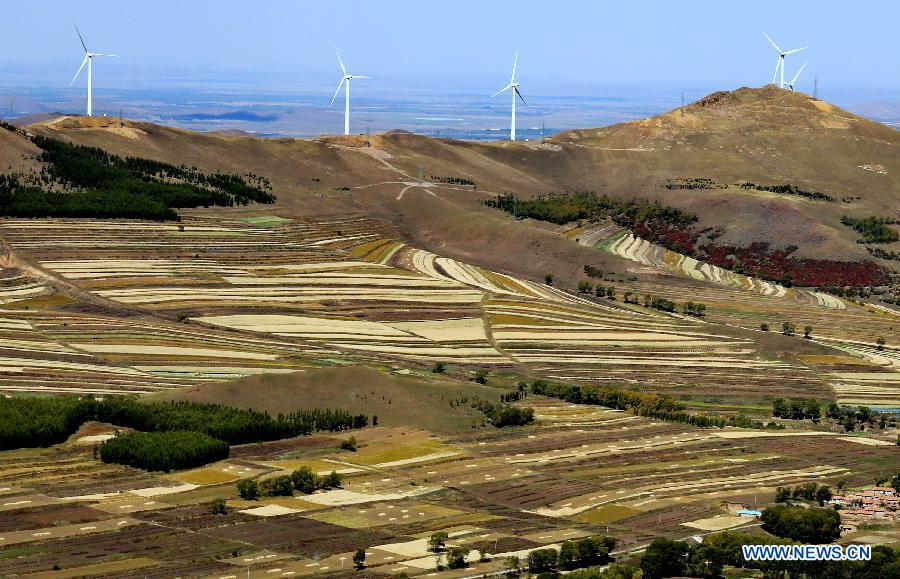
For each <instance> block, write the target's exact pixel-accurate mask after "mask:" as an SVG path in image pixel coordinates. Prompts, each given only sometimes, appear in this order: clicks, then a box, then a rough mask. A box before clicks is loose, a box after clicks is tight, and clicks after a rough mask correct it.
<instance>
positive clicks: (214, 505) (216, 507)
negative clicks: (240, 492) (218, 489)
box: [209, 498, 228, 515]
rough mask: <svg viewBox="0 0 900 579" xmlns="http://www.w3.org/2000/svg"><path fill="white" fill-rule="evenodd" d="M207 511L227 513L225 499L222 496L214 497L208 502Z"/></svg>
mask: <svg viewBox="0 0 900 579" xmlns="http://www.w3.org/2000/svg"><path fill="white" fill-rule="evenodd" d="M209 512H210V513H212V514H214V515H225V514H228V509H227V508H225V499H223V498H215V499H213V501H212V502H211V503H210V504H209Z"/></svg>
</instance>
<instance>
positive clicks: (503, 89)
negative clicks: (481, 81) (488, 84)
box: [491, 84, 512, 98]
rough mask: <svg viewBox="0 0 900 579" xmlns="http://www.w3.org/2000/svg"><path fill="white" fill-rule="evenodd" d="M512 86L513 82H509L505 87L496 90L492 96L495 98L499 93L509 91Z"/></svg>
mask: <svg viewBox="0 0 900 579" xmlns="http://www.w3.org/2000/svg"><path fill="white" fill-rule="evenodd" d="M511 88H512V85H511V84H508V85H506V86H505V87H503V88H501V89H500V90H498V91H497V92H495V93H494V94H492V95H491V98H494V97H495V96H497V95H498V94H500V93H504V92H506V91H508V90H509V89H511Z"/></svg>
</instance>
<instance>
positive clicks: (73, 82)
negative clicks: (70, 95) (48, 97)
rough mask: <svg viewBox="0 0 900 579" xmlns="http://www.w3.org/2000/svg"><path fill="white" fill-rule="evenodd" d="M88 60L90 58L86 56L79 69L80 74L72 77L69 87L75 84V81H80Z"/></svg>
mask: <svg viewBox="0 0 900 579" xmlns="http://www.w3.org/2000/svg"><path fill="white" fill-rule="evenodd" d="M88 58H90V57H89V56H88V55H86V54H85V55H84V60H82V61H81V66H79V67H78V72H76V73H75V76H73V77H72V82H70V83H69V86H72V85H73V84H75V81H76V80H77V79H78V75H79V74H81V70H82V69H83V68H84V65H85V64H87V61H88Z"/></svg>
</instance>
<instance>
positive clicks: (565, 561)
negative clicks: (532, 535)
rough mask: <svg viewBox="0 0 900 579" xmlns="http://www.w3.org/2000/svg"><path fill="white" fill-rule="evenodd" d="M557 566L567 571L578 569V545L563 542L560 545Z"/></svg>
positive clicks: (572, 542) (573, 542)
mask: <svg viewBox="0 0 900 579" xmlns="http://www.w3.org/2000/svg"><path fill="white" fill-rule="evenodd" d="M558 565H559V568H560V569H565V570H567V571H568V570H571V569H575V568H576V567H578V545H577V544H575V541H563V544H562V545H560V547H559V560H558Z"/></svg>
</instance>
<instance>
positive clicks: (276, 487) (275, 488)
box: [237, 466, 343, 501]
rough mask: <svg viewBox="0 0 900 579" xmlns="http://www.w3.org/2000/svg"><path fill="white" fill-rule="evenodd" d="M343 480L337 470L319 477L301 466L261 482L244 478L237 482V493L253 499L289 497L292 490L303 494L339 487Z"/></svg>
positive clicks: (247, 498)
mask: <svg viewBox="0 0 900 579" xmlns="http://www.w3.org/2000/svg"><path fill="white" fill-rule="evenodd" d="M342 482H343V480H342V479H341V475H339V474H338V473H337V471H331V473H329V474H327V475H325V476H322V477H320V476H319V475H317V474H316V473H315V472H313V470H312V469H311V468H309V467H308V466H301V467H300V468H298V469H297V470H295V471H294V472H292V473H291V474H290V475H281V476H275V477H272V478H268V479H265V480H264V481H262V482H261V483H258V482H256V480H254V479H245V480H242V481H240V482H238V483H237V489H238V495H240V497H241V498H242V499H244V500H247V501H255V500H257V499H259V498H260V497H291V496H294V492H295V491H296V492H299V493H303V494H305V495H308V494H312V493H314V492H316V491H317V490H328V489H336V488H340V486H341V483H342Z"/></svg>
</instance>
